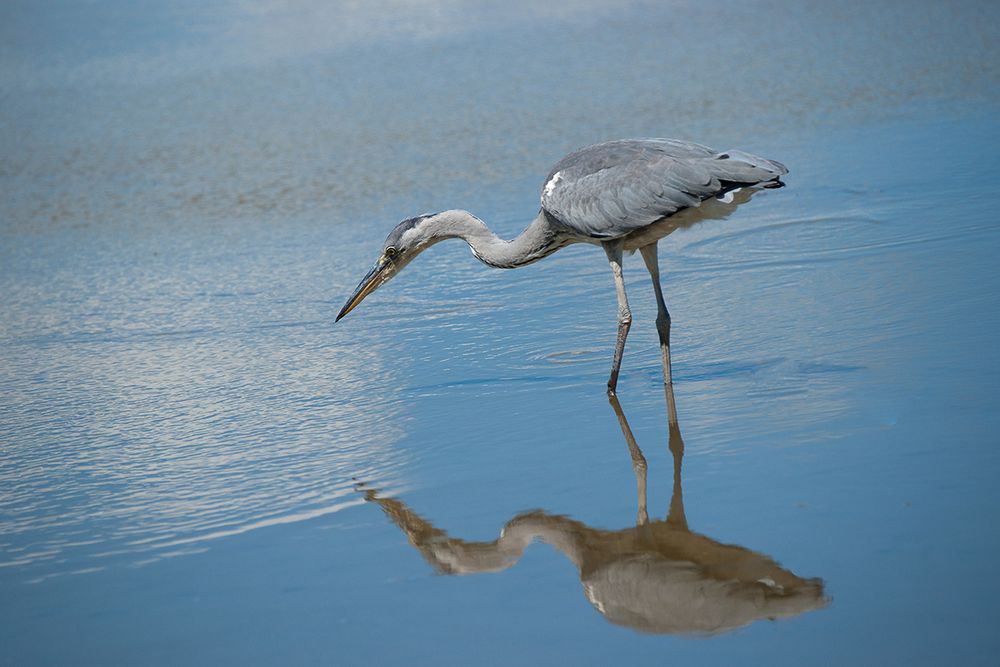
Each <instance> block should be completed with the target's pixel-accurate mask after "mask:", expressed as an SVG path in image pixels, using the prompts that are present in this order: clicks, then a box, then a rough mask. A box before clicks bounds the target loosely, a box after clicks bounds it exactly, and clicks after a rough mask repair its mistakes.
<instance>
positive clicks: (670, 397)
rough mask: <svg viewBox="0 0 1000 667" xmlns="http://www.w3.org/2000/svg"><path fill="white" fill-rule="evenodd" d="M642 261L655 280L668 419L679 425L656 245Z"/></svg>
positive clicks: (667, 315) (648, 248)
mask: <svg viewBox="0 0 1000 667" xmlns="http://www.w3.org/2000/svg"><path fill="white" fill-rule="evenodd" d="M639 252H641V253H642V259H643V261H644V262H646V268H647V269H648V270H649V276H650V277H651V278H652V279H653V291H654V292H656V332H657V333H658V334H659V335H660V354H661V356H662V357H663V385H664V389H665V390H666V394H667V418H668V419H669V420H670V423H671V424H676V423H677V408H676V406H675V405H674V380H673V374H672V373H671V370H670V313H668V312H667V304H666V303H664V301H663V288H662V287H661V286H660V263H659V260H658V259H657V257H656V243H650V244H649V245H647V246H644V247H642V248H640V249H639Z"/></svg>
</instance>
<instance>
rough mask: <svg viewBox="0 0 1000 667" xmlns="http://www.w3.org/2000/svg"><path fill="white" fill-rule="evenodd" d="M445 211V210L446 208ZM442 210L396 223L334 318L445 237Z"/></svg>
mask: <svg viewBox="0 0 1000 667" xmlns="http://www.w3.org/2000/svg"><path fill="white" fill-rule="evenodd" d="M445 213H448V211H446V212H445ZM443 216H444V213H433V214H429V215H418V216H417V217H415V218H407V219H406V220H403V221H402V222H401V223H399V224H398V225H396V227H395V229H393V230H392V231H391V232H389V236H387V237H386V238H385V244H384V245H383V246H382V253H381V254H380V255H379V258H378V259H377V260H375V264H374V265H372V268H371V269H370V270H369V271H368V273H367V274H365V277H364V278H362V279H361V282H360V283H358V286H357V287H356V288H355V289H354V293H353V294H351V298H349V299H348V300H347V303H345V304H344V307H343V308H342V309H341V311H340V314H339V315H337V320H338V321H339V320H340V318H342V317H344V315H347V313H349V312H351V311H352V310H354V308H355V307H356V306H357V305H358V304H359V303H361V302H362V301H363V300H364V298H365V297H366V296H368V295H369V294H371V293H372V292H374V291H375V290H376V289H378V288H379V287H381V286H382V285H384V284H385V283H387V282H389V279H391V278H392V277H393V276H395V275H396V274H397V273H399V272H400V270H401V269H402V268H403V267H404V266H406V265H407V264H409V263H410V262H411V261H413V258H414V257H416V256H417V255H419V254H420V253H421V252H423V251H424V250H426V249H427V248H429V247H430V246H432V245H433V244H434V243H436V242H437V241H440V240H441V239H443V238H446V236H442V235H441V234H440V230H439V229H438V227H440V225H439V224H435V223H438V222H441V220H440V219H442V218H443Z"/></svg>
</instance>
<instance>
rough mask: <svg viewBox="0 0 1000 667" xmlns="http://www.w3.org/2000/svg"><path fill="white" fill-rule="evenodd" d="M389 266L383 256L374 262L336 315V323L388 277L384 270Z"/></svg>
mask: <svg viewBox="0 0 1000 667" xmlns="http://www.w3.org/2000/svg"><path fill="white" fill-rule="evenodd" d="M389 264H390V262H389V260H388V259H386V258H385V256H384V255H383V256H382V257H379V258H378V261H377V262H375V264H374V266H372V268H371V270H370V271H369V272H368V273H367V274H365V277H364V278H362V279H361V282H360V283H358V286H357V287H356V288H355V289H354V294H352V295H351V298H350V299H348V300H347V303H345V304H344V307H343V308H342V309H341V310H340V314H339V315H337V320H336V321H337V322H339V321H340V318H342V317H343V316H344V315H346V314H347V313H349V312H351V311H352V310H354V308H355V307H356V306H357V305H358V304H359V303H361V302H362V301H363V300H364V298H365V297H366V296H368V295H369V294H371V293H372V292H374V291H375V288H377V287H378V286H379V285H381V284H382V283H384V282H385V281H386V279H387V278H388V277H389V274H386V269H387V268H388V266H389Z"/></svg>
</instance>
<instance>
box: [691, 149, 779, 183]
mask: <svg viewBox="0 0 1000 667" xmlns="http://www.w3.org/2000/svg"><path fill="white" fill-rule="evenodd" d="M708 161H709V162H710V163H711V169H712V173H713V174H714V175H715V177H716V178H718V179H719V180H720V181H723V182H729V183H732V184H733V185H734V186H739V185H756V184H758V183H760V184H762V185H764V186H765V187H781V181H780V180H779V179H780V178H781V177H782V176H784V175H785V174H787V173H788V168H787V167H786V166H785V165H783V164H781V163H780V162H778V161H776V160H768V159H767V158H762V157H759V156H757V155H751V154H750V153H744V152H743V151H723V152H722V153H717V154H716V155H714V156H712V157H711V158H709V160H708ZM772 184H773V185H772Z"/></svg>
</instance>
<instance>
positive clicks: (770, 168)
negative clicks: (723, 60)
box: [542, 139, 788, 239]
mask: <svg viewBox="0 0 1000 667" xmlns="http://www.w3.org/2000/svg"><path fill="white" fill-rule="evenodd" d="M787 172H788V170H787V169H785V168H784V166H782V165H781V164H779V163H777V162H774V161H772V160H765V159H763V158H759V157H757V156H754V155H750V154H749V153H743V152H740V151H728V152H723V153H718V152H716V151H713V150H712V149H711V148H708V147H706V146H702V145H700V144H694V143H690V142H686V141H678V140H676V139H635V140H625V141H610V142H607V143H603V144H596V145H594V146H588V147H587V148H584V149H581V150H579V151H576V152H575V153H571V154H569V155H567V156H566V157H565V158H563V159H562V160H560V161H559V163H558V164H556V166H555V167H553V169H552V171H551V172H550V173H549V177H548V178H547V179H546V183H545V186H544V187H543V190H542V207H543V208H544V209H545V210H546V211H548V212H549V213H551V214H552V215H553V216H555V217H556V218H557V219H558V220H559V221H561V222H562V223H563V224H565V225H567V226H568V227H570V228H571V229H573V230H574V231H576V232H578V233H580V234H583V235H585V236H589V237H592V238H601V239H612V238H617V237H619V236H624V235H625V234H628V233H629V232H631V231H633V230H635V229H639V228H640V227H645V226H646V225H648V224H650V223H652V222H655V221H656V220H659V219H660V218H663V217H666V216H668V215H672V214H673V213H676V212H677V211H679V210H681V209H684V208H688V207H690V206H696V205H697V204H698V203H699V202H701V201H702V200H704V199H707V198H709V197H713V196H716V195H719V194H722V193H724V192H726V191H727V190H730V189H732V188H733V187H739V186H740V185H747V184H756V183H761V182H764V181H773V180H775V179H777V178H778V177H779V176H781V175H782V174H785V173H787Z"/></svg>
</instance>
